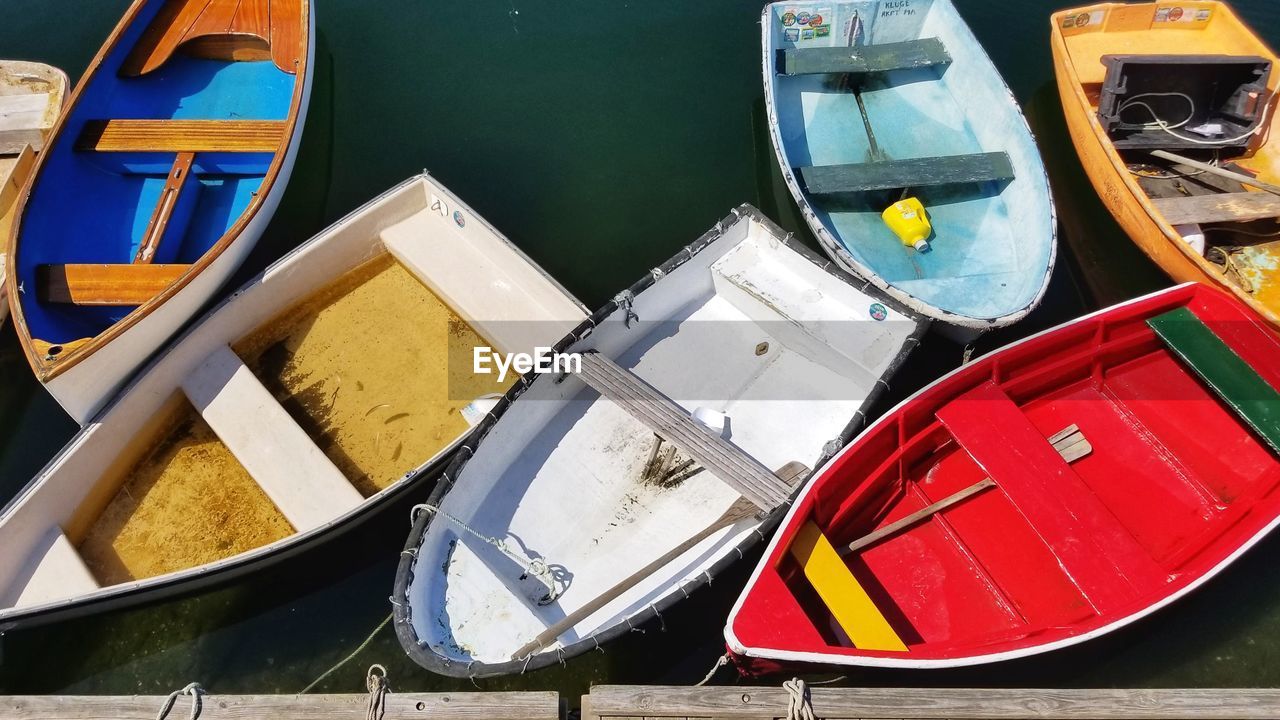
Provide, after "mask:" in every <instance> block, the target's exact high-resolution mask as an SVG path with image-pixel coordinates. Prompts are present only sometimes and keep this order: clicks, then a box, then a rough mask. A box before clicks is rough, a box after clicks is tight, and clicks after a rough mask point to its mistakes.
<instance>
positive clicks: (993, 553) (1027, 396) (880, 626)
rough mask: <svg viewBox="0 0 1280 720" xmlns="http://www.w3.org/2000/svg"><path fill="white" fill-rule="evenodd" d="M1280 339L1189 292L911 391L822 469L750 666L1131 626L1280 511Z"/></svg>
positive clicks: (903, 657)
mask: <svg viewBox="0 0 1280 720" xmlns="http://www.w3.org/2000/svg"><path fill="white" fill-rule="evenodd" d="M1277 388H1280V338H1277V336H1276V335H1275V334H1274V332H1273V331H1272V330H1271V328H1270V327H1269V326H1268V324H1267V323H1266V322H1265V321H1264V320H1263V319H1262V318H1261V317H1259V316H1258V315H1257V314H1256V313H1254V312H1252V311H1251V310H1250V309H1249V308H1247V307H1246V306H1244V305H1243V304H1241V303H1240V302H1239V301H1237V300H1235V299H1233V298H1232V297H1230V296H1229V295H1226V294H1224V293H1222V292H1219V291H1217V290H1214V289H1212V288H1209V287H1206V286H1204V285H1197V284H1186V285H1182V286H1179V287H1176V288H1173V289H1170V290H1167V291H1163V292H1159V293H1156V294H1154V295H1150V296H1147V297H1144V298H1140V299H1137V300H1133V301H1130V302H1127V303H1124V304H1121V305H1117V306H1115V307H1113V308H1110V309H1108V310H1103V311H1101V312H1099V313H1095V314H1093V315H1090V316H1087V317H1084V318H1081V319H1079V320H1075V321H1072V322H1070V323H1067V324H1066V325H1063V326H1061V327H1058V328H1055V329H1052V330H1049V331H1046V332H1044V333H1041V334H1039V335H1036V336H1034V337H1031V338H1028V339H1026V340H1023V341H1021V342H1019V343H1016V344H1014V345H1011V346H1009V347H1007V348H1004V349H1003V350H1000V351H998V352H996V353H994V354H992V355H989V356H987V357H985V358H982V359H980V360H978V361H976V362H974V363H972V364H970V365H967V366H965V367H963V368H961V369H959V370H956V371H955V372H953V373H951V374H949V375H947V376H946V377H944V378H942V379H940V380H938V381H937V382H935V383H934V384H932V385H930V386H929V387H927V388H925V389H924V390H921V391H920V392H919V393H917V394H916V395H914V396H913V397H911V398H909V399H908V400H906V401H905V402H903V403H902V404H901V405H899V406H898V407H897V408H896V409H894V410H893V411H891V412H890V413H889V414H887V415H885V416H884V417H883V418H881V419H880V420H879V421H877V422H876V423H875V424H874V425H873V426H871V427H870V428H869V429H868V430H867V431H866V432H865V433H863V434H862V435H861V436H860V437H859V438H858V439H857V440H856V441H855V442H854V443H853V444H852V445H850V446H849V447H848V448H847V449H846V450H845V451H844V452H842V453H841V454H840V455H839V456H837V457H836V458H835V459H833V460H832V461H831V462H830V463H829V464H828V465H827V466H826V467H825V468H822V469H821V470H820V471H819V472H818V473H817V474H816V477H815V479H814V480H813V481H812V482H811V483H809V485H808V486H807V487H806V488H805V490H804V493H803V494H802V495H801V496H800V498H799V499H798V500H797V501H796V503H795V504H794V505H793V507H792V509H791V512H790V513H789V515H788V516H787V518H786V520H784V521H783V526H782V530H780V531H779V532H778V533H777V535H776V536H775V537H774V539H773V541H772V542H771V544H770V546H769V549H768V551H767V552H766V553H765V556H764V558H763V559H762V560H761V562H760V564H759V566H758V567H757V568H756V571H755V573H754V575H752V577H751V580H750V583H749V584H748V586H747V588H746V590H745V591H744V593H743V594H742V596H741V597H740V598H739V599H738V602H737V604H736V605H735V606H734V608H733V611H732V613H731V614H730V615H729V619H728V623H727V625H726V627H725V638H726V640H727V643H728V646H729V649H730V651H731V652H732V653H734V654H735V655H736V656H737V657H738V658H739V660H740V661H741V663H742V665H743V666H745V667H746V668H748V669H749V670H752V671H765V670H770V669H774V668H776V667H777V666H778V665H782V664H791V663H824V664H836V665H865V666H880V667H908V668H939V667H952V666H958V665H971V664H977V663H986V662H994V661H997V660H1006V659H1011V658H1018V657H1023V656H1027V655H1032V654H1036V653H1041V652H1046V651H1049V650H1053V649H1057V648H1062V647H1066V646H1069V645H1074V644H1076V643H1081V642H1084V641H1086V640H1088V639H1090V638H1095V637H1098V636H1100V635H1103V634H1105V633H1109V632H1112V631H1114V630H1116V629H1118V628H1121V627H1123V626H1125V625H1128V624H1130V623H1132V622H1134V621H1136V620H1138V619H1139V618H1141V617H1143V616H1146V615H1148V614H1150V613H1153V612H1155V611H1156V610H1158V609H1159V608H1161V607H1163V606H1165V605H1168V604H1169V603H1171V602H1173V601H1175V600H1177V599H1178V598H1180V597H1182V596H1183V595H1186V594H1187V593H1189V592H1191V591H1192V590H1194V589H1195V588H1197V587H1199V586H1200V585H1202V584H1203V583H1205V582H1207V581H1208V580H1209V579H1210V578H1211V577H1213V576H1214V575H1216V574H1217V573H1218V572H1220V571H1221V570H1222V569H1223V568H1225V567H1226V566H1227V565H1228V564H1230V563H1231V562H1232V561H1233V560H1235V559H1236V558H1237V557H1239V555H1240V554H1241V553H1243V552H1244V551H1245V550H1247V549H1248V548H1249V547H1251V546H1252V545H1254V544H1255V543H1257V542H1258V541H1259V540H1260V539H1261V538H1262V537H1263V536H1264V535H1266V534H1267V533H1268V532H1270V531H1271V529H1272V528H1273V527H1275V525H1276V524H1277V522H1280V496H1278V495H1277V493H1276V492H1275V490H1276V487H1277V486H1278V485H1280V455H1278V454H1277V453H1278V451H1280V393H1277Z"/></svg>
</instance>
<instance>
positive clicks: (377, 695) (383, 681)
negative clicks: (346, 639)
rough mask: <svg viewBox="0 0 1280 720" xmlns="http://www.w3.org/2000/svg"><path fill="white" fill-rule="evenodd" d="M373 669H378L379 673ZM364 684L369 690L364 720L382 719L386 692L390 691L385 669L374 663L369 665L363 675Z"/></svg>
mask: <svg viewBox="0 0 1280 720" xmlns="http://www.w3.org/2000/svg"><path fill="white" fill-rule="evenodd" d="M375 670H380V671H381V674H379V673H377V672H374V671H375ZM364 686H365V688H367V689H368V690H369V705H368V707H367V708H366V709H365V713H364V717H365V720H382V716H383V715H386V714H387V693H389V692H391V684H390V683H388V682H387V669H386V668H385V667H383V666H381V665H378V664H376V663H375V664H373V665H370V666H369V671H368V672H367V673H365V676H364Z"/></svg>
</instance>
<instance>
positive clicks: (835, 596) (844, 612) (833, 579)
mask: <svg viewBox="0 0 1280 720" xmlns="http://www.w3.org/2000/svg"><path fill="white" fill-rule="evenodd" d="M790 550H791V556H792V557H794V558H795V559H796V560H797V561H798V562H799V563H800V567H801V568H803V569H804V576H805V577H806V578H808V580H809V582H810V584H812V585H813V588H814V589H815V590H817V591H818V596H819V597H821V598H822V602H823V603H825V604H826V606H827V609H828V610H830V611H831V614H832V615H833V616H835V619H836V622H837V623H839V624H840V627H841V628H843V629H844V632H845V634H846V635H848V636H849V639H850V640H852V641H853V645H854V647H856V648H858V649H859V650H890V651H899V652H906V650H907V646H906V645H905V644H903V642H902V639H901V638H899V637H898V634H897V633H896V632H894V631H893V628H892V627H891V626H890V625H889V621H888V620H886V619H885V617H884V615H883V614H882V613H881V612H880V610H879V609H878V608H877V607H876V604H875V601H873V600H872V599H871V596H870V595H868V594H867V591H866V590H865V589H863V587H862V585H861V584H860V583H859V582H858V579H857V578H855V577H854V576H853V573H851V572H849V567H848V566H847V565H845V564H844V559H842V558H841V557H840V554H839V553H837V552H836V549H835V548H834V547H832V545H831V541H830V540H827V537H826V536H825V535H823V534H822V529H821V528H819V527H818V526H817V525H815V524H814V523H812V522H806V523H805V524H804V526H803V527H801V528H800V532H798V533H796V538H795V540H793V541H792V543H791V548H790Z"/></svg>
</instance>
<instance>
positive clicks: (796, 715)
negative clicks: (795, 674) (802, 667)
mask: <svg viewBox="0 0 1280 720" xmlns="http://www.w3.org/2000/svg"><path fill="white" fill-rule="evenodd" d="M782 689H783V690H786V691H787V720H817V718H816V717H815V716H814V714H813V701H812V700H811V699H810V697H809V686H808V685H806V684H805V682H804V681H803V680H801V679H800V678H791V679H790V680H788V681H786V682H784V683H782Z"/></svg>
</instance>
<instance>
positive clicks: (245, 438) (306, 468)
mask: <svg viewBox="0 0 1280 720" xmlns="http://www.w3.org/2000/svg"><path fill="white" fill-rule="evenodd" d="M182 390H183V392H185V393H186V395H187V399H189V400H190V401H191V404H192V405H194V406H195V408H196V411H197V412H199V413H200V415H201V417H203V418H204V420H205V422H207V423H208V424H209V427H211V428H213V431H214V432H215V433H217V435H218V438H219V439H220V440H222V442H223V443H224V444H225V445H226V446H227V449H229V450H230V451H231V454H233V455H235V457H236V460H239V461H240V464H241V465H243V466H244V469H245V471H246V472H248V473H249V476H250V477H252V478H253V479H254V481H255V482H257V483H258V485H259V486H261V487H262V490H263V492H265V493H266V494H267V497H270V498H271V501H272V502H273V503H275V505H276V507H278V508H279V509H280V512H281V513H282V514H283V515H284V516H285V518H286V519H288V520H289V523H290V524H291V525H293V527H294V528H295V529H296V530H298V531H299V532H306V531H307V530H310V529H312V528H315V527H319V526H321V525H324V524H325V523H328V522H331V521H333V520H336V519H337V518H338V517H340V516H341V515H343V514H344V513H346V512H348V511H349V510H351V509H353V508H355V507H357V506H359V505H360V504H361V503H362V502H364V498H363V497H362V496H361V495H360V493H359V492H358V491H357V490H356V489H355V486H353V485H352V484H351V483H350V482H349V481H348V480H347V478H346V476H344V475H343V474H342V471H341V470H339V469H338V468H337V466H336V465H334V464H333V462H332V461H330V460H329V458H328V457H326V456H325V454H324V452H323V451H321V450H320V448H318V447H316V444H315V443H314V442H312V440H311V438H310V437H309V436H308V435H307V433H306V431H304V430H303V429H302V428H301V427H300V426H299V425H298V423H297V422H295V421H294V420H293V418H291V417H290V416H289V413H288V412H286V411H285V409H284V408H283V407H282V406H281V405H280V403H278V402H276V399H275V398H274V397H272V395H271V393H270V392H269V391H268V390H267V389H266V388H265V387H263V385H262V383H261V382H259V381H258V378H256V377H254V375H253V372H252V371H251V370H249V368H248V367H247V366H246V365H245V364H244V363H243V362H242V361H241V360H240V358H239V357H238V356H237V355H236V354H235V353H234V352H232V351H231V348H229V347H227V346H225V345H223V346H221V347H219V348H218V349H217V350H214V351H213V352H212V353H211V354H210V355H209V358H208V359H207V360H206V361H205V362H204V364H203V365H201V366H200V367H199V368H198V369H197V370H196V371H195V372H193V373H191V374H190V375H189V376H188V377H187V378H186V380H185V381H184V382H183V383H182Z"/></svg>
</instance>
